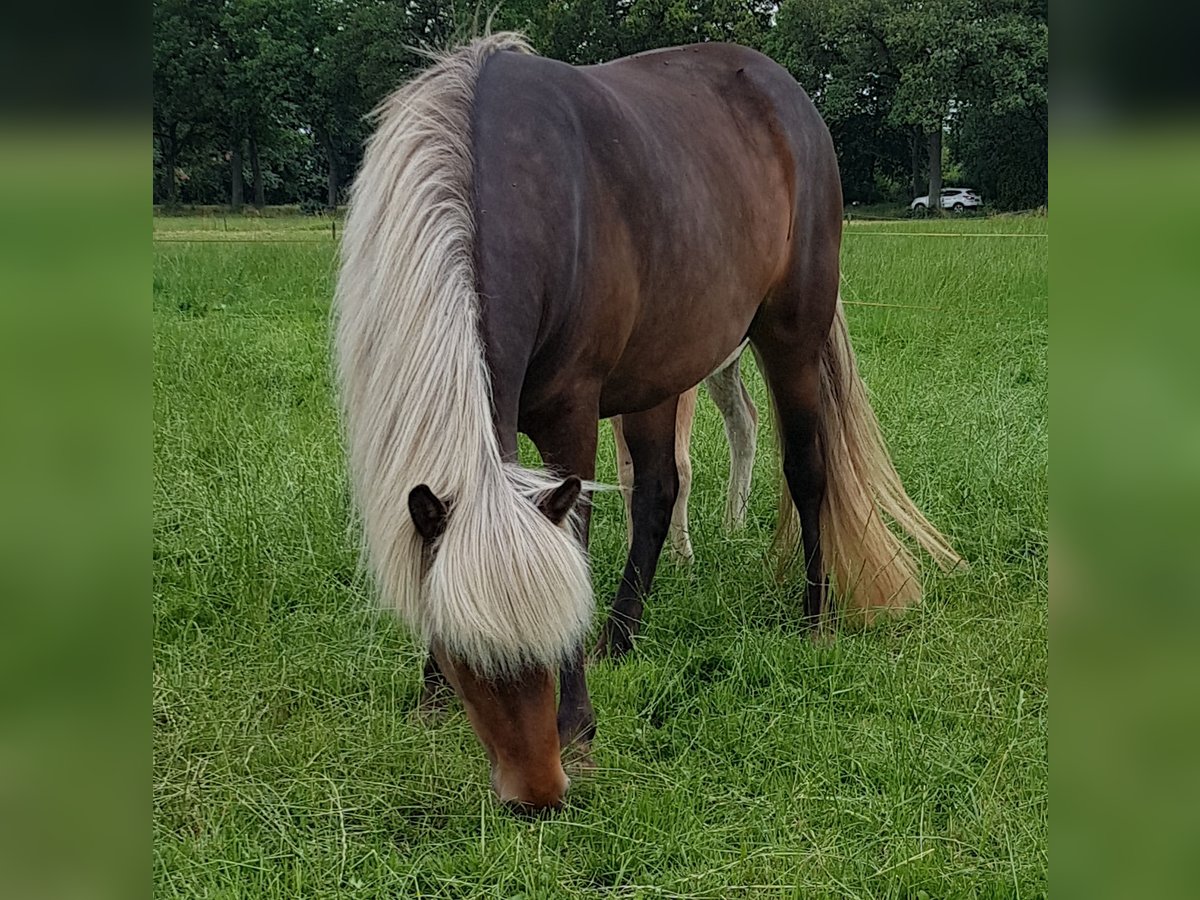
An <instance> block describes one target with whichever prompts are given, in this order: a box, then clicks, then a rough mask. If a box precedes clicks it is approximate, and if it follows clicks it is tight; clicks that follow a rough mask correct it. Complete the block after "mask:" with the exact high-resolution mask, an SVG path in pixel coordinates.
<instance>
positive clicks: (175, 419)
mask: <svg viewBox="0 0 1200 900" xmlns="http://www.w3.org/2000/svg"><path fill="white" fill-rule="evenodd" d="M227 224H228V228H229V231H224V230H223V223H222V221H221V220H220V219H216V220H215V221H214V220H212V219H209V220H202V219H183V218H178V219H176V218H172V219H164V220H158V221H156V223H155V227H156V231H157V232H158V233H159V235H160V236H162V237H169V238H175V239H178V238H181V237H185V236H190V237H192V238H197V239H203V238H208V237H220V236H224V237H229V236H233V235H234V233H237V234H238V236H241V237H245V238H247V239H255V238H263V237H289V238H292V239H296V240H306V241H308V240H312V241H318V240H320V241H321V242H319V243H303V244H279V243H247V244H180V243H172V244H166V243H160V244H158V245H157V246H156V249H155V256H154V285H153V318H154V329H155V341H154V415H153V418H154V422H153V426H154V427H153V431H154V433H153V446H154V486H153V516H154V536H153V563H152V566H153V614H154V669H153V703H152V705H153V766H154V771H153V804H154V813H153V829H154V835H153V870H154V875H153V878H154V895H155V896H156V897H164V898H166V897H255V898H264V900H269V898H289V900H290V898H301V897H345V898H371V897H418V896H421V897H435V896H436V897H476V896H480V897H482V896H487V897H531V898H532V897H536V898H561V897H595V896H597V895H605V896H613V897H660V896H676V897H678V896H686V897H705V898H724V897H772V898H773V897H815V898H819V897H897V898H900V897H911V898H917V897H921V896H926V897H936V898H959V897H992V898H1002V897H1018V896H1019V897H1039V896H1044V895H1045V892H1046V891H1047V889H1048V888H1047V831H1048V802H1047V768H1048V761H1047V757H1048V737H1047V727H1048V690H1047V647H1046V626H1047V578H1048V503H1047V491H1048V484H1047V452H1048V425H1047V418H1048V403H1047V365H1046V351H1047V341H1048V300H1047V292H1046V266H1047V253H1046V241H1045V236H1044V233H1045V228H1046V223H1045V220H1044V219H1034V218H1031V219H1025V218H1018V219H1005V220H1002V221H994V222H989V221H987V220H975V221H957V220H955V221H949V222H944V223H937V224H935V225H925V224H921V223H913V222H906V223H899V224H897V225H876V224H871V225H859V224H854V225H851V226H849V227H848V228H847V234H846V237H845V241H844V250H843V268H844V272H845V284H844V288H843V296H844V297H845V299H846V301H848V303H849V305H848V307H847V309H848V315H849V320H850V328H851V333H852V335H853V337H854V343H855V347H856V350H857V353H858V358H859V363H860V366H861V368H862V371H863V374H864V377H865V378H866V380H867V383H868V385H869V386H870V389H871V395H872V400H873V402H874V404H875V407H876V410H877V411H878V413H879V416H880V419H881V421H882V425H883V429H884V432H885V434H886V435H887V439H888V443H889V446H890V447H891V450H892V452H893V454H894V457H895V459H896V462H897V466H898V468H899V470H900V473H901V475H902V476H903V478H904V479H905V483H906V485H907V486H908V488H909V490H910V491H911V492H912V493H913V495H914V496H915V497H916V498H917V499H918V502H919V503H920V504H921V505H922V507H923V508H924V509H925V511H926V512H927V513H928V514H929V515H930V517H931V519H932V520H933V521H934V522H936V523H937V524H938V525H939V526H940V527H941V528H943V529H945V530H946V532H947V533H948V534H949V535H951V536H952V538H953V539H954V541H955V542H956V545H957V546H958V549H959V550H961V551H962V552H963V553H964V555H966V556H967V557H968V558H969V559H970V561H971V564H972V569H971V571H970V572H967V573H964V574H962V575H959V576H943V575H941V574H938V573H937V572H935V571H928V572H927V573H926V575H925V586H926V589H927V599H926V602H925V604H924V605H923V607H922V608H921V609H919V610H916V611H914V612H913V613H912V614H910V615H909V616H907V617H905V618H904V619H902V620H900V621H898V622H896V623H894V624H890V625H886V626H883V627H880V628H877V629H874V630H871V631H868V632H865V633H848V634H841V635H839V636H838V638H837V640H836V641H835V642H834V643H833V644H832V645H829V646H818V645H814V644H813V643H811V642H810V641H808V640H806V639H805V638H804V636H803V634H802V633H801V631H800V630H799V606H798V603H799V594H798V592H797V589H796V585H795V584H791V585H780V584H778V583H777V582H776V581H775V580H774V579H773V577H772V576H771V570H770V568H769V566H768V565H767V559H768V546H769V542H770V532H771V528H772V525H773V522H774V518H775V511H774V509H775V500H776V497H775V491H774V487H773V482H772V478H773V476H774V472H775V470H776V466H777V461H776V459H775V454H774V451H773V449H772V448H773V447H774V436H773V428H772V426H771V424H770V421H769V418H770V417H769V416H768V415H766V414H765V411H766V409H767V404H766V397H765V390H764V386H763V383H762V380H761V378H760V377H759V375H758V373H757V371H756V369H755V368H754V365H753V363H752V361H751V360H749V359H747V360H746V361H745V362H744V363H743V369H744V372H745V375H746V379H747V384H748V387H749V389H750V391H751V393H752V394H753V396H754V398H755V401H756V403H757V404H758V407H759V409H760V410H762V411H763V412H764V415H763V416H762V418H761V421H760V435H759V446H760V448H761V450H760V454H759V459H758V461H757V464H756V469H755V481H754V487H753V494H752V497H751V503H750V515H749V523H748V527H747V529H746V530H745V531H744V532H742V533H739V534H736V535H728V534H726V533H725V532H724V531H723V529H722V528H721V525H720V522H721V517H722V512H723V504H724V495H725V485H726V479H727V467H728V451H727V449H726V443H725V438H724V435H723V432H722V425H721V420H720V416H719V415H718V414H717V412H716V410H715V409H714V407H713V405H712V403H711V402H710V401H708V400H707V399H704V398H701V402H700V404H699V410H698V416H697V424H696V430H695V434H694V440H693V460H694V485H693V491H692V495H691V515H692V539H693V541H694V543H695V547H696V554H697V558H696V561H695V564H694V566H693V569H692V571H691V572H690V573H689V572H686V571H683V570H681V569H680V568H678V567H676V566H674V565H671V564H670V563H669V562H668V563H664V565H663V566H661V567H660V568H659V576H658V579H657V583H656V590H655V593H654V595H653V597H652V599H651V600H650V602H649V603H648V604H647V620H646V628H645V631H644V633H643V635H642V637H641V639H640V643H639V645H638V647H637V648H636V650H635V652H634V654H633V655H632V657H631V658H630V659H629V660H628V661H627V662H626V663H625V664H624V665H622V666H621V667H619V668H614V667H612V666H609V665H601V666H597V667H595V668H594V669H593V670H592V671H591V672H590V674H589V683H590V686H591V690H592V694H593V698H594V701H595V703H596V707H597V710H598V713H599V716H600V721H599V736H598V738H597V741H596V745H595V752H594V756H595V760H596V762H597V764H598V766H599V770H598V771H597V772H596V773H595V774H593V775H591V776H589V777H576V778H575V780H574V784H573V786H572V789H571V793H570V794H569V795H568V804H567V808H566V809H565V810H564V811H563V812H561V813H559V814H557V815H554V816H547V817H544V818H541V819H536V820H530V821H526V820H522V819H519V818H516V817H513V816H511V815H509V814H508V813H506V812H505V811H503V810H502V809H500V808H499V806H498V804H496V803H495V802H494V801H493V799H492V798H491V796H490V794H489V788H488V773H487V759H486V755H485V753H484V751H483V749H482V748H481V747H480V746H479V744H478V742H477V741H476V740H475V738H474V737H473V735H472V733H471V730H470V726H469V724H468V723H467V720H466V717H465V715H464V714H463V712H462V711H461V709H460V708H456V709H455V710H454V711H453V712H452V713H451V714H450V715H449V716H448V717H447V719H446V720H445V721H444V722H442V723H441V724H439V725H436V726H434V727H425V726H422V725H421V724H420V723H419V722H418V721H416V720H415V719H414V717H413V716H412V715H411V713H412V709H413V706H414V704H415V702H416V698H417V693H418V690H419V687H420V666H421V656H420V652H419V649H418V647H417V645H416V643H415V642H414V641H413V639H412V638H411V636H409V635H408V634H407V633H406V632H405V631H404V629H402V628H401V627H399V626H397V625H396V624H395V623H394V622H393V621H391V620H390V619H389V618H388V617H387V616H385V615H380V614H376V613H374V612H372V609H371V601H370V599H369V595H368V594H369V592H368V590H367V587H366V585H365V584H364V582H363V579H362V577H361V572H360V570H359V569H358V566H357V545H356V541H355V537H354V535H353V534H352V533H351V532H350V531H349V530H348V528H347V523H348V521H349V508H348V498H347V490H346V476H345V469H344V466H345V461H344V459H343V456H342V451H341V444H340V441H339V437H338V429H337V424H336V415H335V412H334V409H333V404H332V402H331V387H330V383H329V372H330V370H329V365H328V312H329V310H328V304H329V297H330V294H331V289H332V285H331V278H332V273H333V271H334V267H333V259H334V253H335V250H336V244H335V243H334V242H333V241H332V240H330V239H329V234H330V226H329V223H328V222H324V221H317V220H313V219H309V218H299V219H296V220H294V221H286V220H259V219H255V218H240V217H233V216H230V217H229V218H228V223H227ZM921 229H930V230H936V231H962V232H966V233H968V234H970V235H972V236H971V237H969V238H963V239H954V238H945V237H938V238H926V237H920V236H912V235H909V234H906V232H912V231H919V230H921ZM999 230H1002V231H1005V232H1025V233H1028V234H1030V235H1031V236H1030V237H1026V238H988V237H980V236H976V235H980V234H986V233H987V232H989V231H999ZM892 232H902V233H900V234H896V233H892ZM321 239H323V240H321ZM860 302H862V303H881V304H891V306H867V305H857V304H858V303H860ZM906 306H919V307H933V309H932V310H929V309H924V310H923V309H917V310H913V309H907V308H904V307H906ZM607 431H608V427H607V425H603V426H602V433H601V441H600V447H601V451H600V458H599V469H598V475H599V478H600V479H602V480H604V481H607V482H609V483H613V482H615V479H616V473H615V465H614V459H613V452H612V441H611V438H609V436H608V434H607ZM592 550H593V554H592V558H593V572H594V580H595V583H596V590H597V608H598V609H603V607H604V606H605V605H606V604H607V600H608V598H609V597H610V596H611V592H612V591H613V589H614V588H615V586H616V582H617V579H618V578H619V577H620V569H621V565H622V563H623V559H624V551H625V525H624V514H623V513H622V510H621V500H620V498H619V496H617V495H616V493H615V492H610V493H606V494H601V495H598V496H597V498H596V513H595V516H594V519H593V544H592Z"/></svg>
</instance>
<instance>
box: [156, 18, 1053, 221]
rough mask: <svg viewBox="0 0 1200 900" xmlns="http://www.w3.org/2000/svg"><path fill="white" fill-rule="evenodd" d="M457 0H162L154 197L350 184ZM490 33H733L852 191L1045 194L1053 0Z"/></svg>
mask: <svg viewBox="0 0 1200 900" xmlns="http://www.w3.org/2000/svg"><path fill="white" fill-rule="evenodd" d="M487 11H488V8H487V7H482V6H471V5H468V4H467V0H445V2H439V0H403V2H393V0H154V5H153V61H154V115H153V139H154V199H155V202H156V203H160V204H164V205H167V206H171V205H177V204H223V205H228V206H230V207H232V208H234V209H241V208H242V207H243V206H244V205H246V204H252V205H254V206H256V207H259V208H262V207H263V206H264V205H266V204H268V203H270V204H300V205H301V207H302V208H305V209H310V210H314V211H315V210H318V209H321V208H332V207H335V206H336V205H337V204H338V203H339V202H342V201H343V200H344V198H345V191H346V188H347V186H348V184H349V182H350V181H351V180H352V178H353V175H354V172H355V171H356V169H357V167H358V164H359V162H360V159H361V155H362V145H363V141H364V139H365V138H366V136H367V134H368V133H369V128H370V126H369V123H368V121H367V119H366V115H367V113H369V112H370V110H371V109H373V108H374V106H375V105H376V104H377V103H378V102H379V101H380V100H381V99H382V98H383V97H384V96H385V95H386V94H387V93H388V92H390V91H391V90H392V89H394V88H395V87H396V86H397V85H398V84H400V83H401V82H402V81H404V80H405V79H406V78H408V77H410V76H411V75H412V74H414V73H415V72H416V71H418V70H419V69H421V68H423V67H424V65H426V62H427V60H426V57H425V56H423V55H422V51H423V50H429V49H437V48H442V47H446V46H449V45H451V44H453V43H455V42H457V41H460V40H463V39H465V38H466V37H468V36H469V35H470V34H472V33H477V32H478V31H479V30H480V29H481V28H482V27H483V21H482V20H483V19H486V18H487ZM490 18H491V27H492V28H493V29H494V30H498V29H504V28H513V29H517V30H520V31H523V32H525V34H526V35H527V36H528V37H529V39H530V41H531V43H532V44H533V46H534V47H535V49H537V51H538V52H539V53H542V54H544V55H546V56H551V57H554V58H556V59H561V60H564V61H566V62H571V63H576V64H587V63H596V62H603V61H606V60H610V59H614V58H616V57H618V56H624V55H627V54H630V53H636V52H639V51H642V50H649V49H653V48H655V47H667V46H672V45H675V44H684V43H691V42H695V41H705V40H714V41H734V42H737V43H740V44H746V45H749V46H752V47H756V48H758V49H759V50H762V51H763V52H765V53H767V54H768V55H769V56H771V57H773V58H774V59H776V60H777V61H778V62H780V63H781V64H782V65H784V66H786V67H787V68H788V69H789V70H790V71H791V73H792V74H793V75H794V76H795V77H796V79H797V80H798V81H799V82H800V84H802V85H803V86H804V87H805V89H806V90H807V91H808V92H809V94H810V95H811V96H812V98H813V100H814V101H815V102H816V104H817V107H818V108H819V109H820V111H821V114H822V115H823V116H824V118H825V121H826V122H827V123H828V125H829V128H830V130H831V132H832V133H833V137H834V143H835V145H836V147H837V152H838V160H839V163H840V165H841V171H842V187H843V192H844V195H845V198H846V202H847V203H852V202H860V203H878V202H895V201H907V200H909V199H911V198H912V197H913V196H917V195H921V194H925V193H926V192H929V194H930V196H937V195H938V193H939V192H940V189H941V187H942V184H943V182H944V181H946V180H947V179H948V180H950V181H953V182H958V183H965V184H968V185H969V186H971V187H974V188H976V189H978V190H980V191H981V192H982V194H983V195H984V198H985V201H986V202H987V203H988V204H989V206H992V207H994V208H1000V209H1006V208H1007V209H1023V208H1030V207H1035V206H1039V205H1041V204H1044V203H1045V202H1046V194H1047V100H1046V88H1047V60H1048V39H1049V32H1048V24H1047V0H782V2H779V3H775V2H764V0H506V2H503V3H502V5H500V6H499V7H498V8H496V9H494V10H492V12H491V17H490Z"/></svg>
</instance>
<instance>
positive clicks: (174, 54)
mask: <svg viewBox="0 0 1200 900" xmlns="http://www.w3.org/2000/svg"><path fill="white" fill-rule="evenodd" d="M214 13H215V8H214V7H212V6H211V5H207V6H206V5H205V4H199V3H191V2H189V0H155V2H154V6H153V29H154V46H153V79H154V83H153V95H154V112H153V132H154V140H155V143H156V144H157V145H158V147H159V158H160V160H161V170H162V171H161V174H160V176H159V181H160V184H161V185H162V193H163V194H165V196H166V198H167V202H168V203H171V204H174V203H176V202H177V201H178V197H179V180H178V173H179V171H180V162H181V159H182V157H183V155H184V153H186V152H187V151H188V150H189V149H190V148H192V147H194V146H196V145H197V144H199V143H201V142H202V141H208V140H211V138H212V112H213V110H214V109H215V108H216V106H217V105H218V104H219V102H220V98H219V95H218V94H217V92H216V86H215V85H216V68H217V55H216V53H215V52H214V48H213V46H212V42H211V40H210V36H211V34H212V32H213V29H214V28H215V15H214Z"/></svg>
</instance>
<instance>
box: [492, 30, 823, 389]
mask: <svg viewBox="0 0 1200 900" xmlns="http://www.w3.org/2000/svg"><path fill="white" fill-rule="evenodd" d="M473 128H474V132H473V140H474V142H475V146H474V156H475V160H476V185H475V188H476V191H475V195H476V203H477V205H478V209H477V219H478V228H479V232H478V233H479V240H480V247H479V253H478V256H479V264H480V267H481V280H482V281H483V283H484V287H485V289H486V291H487V292H488V293H489V295H490V296H493V297H502V298H505V299H504V300H503V301H502V302H506V303H510V304H514V305H516V306H519V307H522V309H512V310H510V311H509V312H508V313H506V315H521V314H524V315H526V316H527V317H528V319H529V321H530V322H531V323H532V322H533V319H534V311H533V309H532V307H538V309H537V310H536V317H537V322H536V328H537V331H538V338H537V346H534V347H531V348H530V351H529V352H530V354H531V355H532V356H533V360H532V366H533V368H534V369H535V370H537V371H535V372H534V373H533V378H532V379H531V380H532V381H534V382H539V381H546V380H548V379H549V380H553V379H554V378H555V377H558V376H556V375H554V374H551V373H556V372H562V371H568V372H570V373H571V375H572V377H574V376H576V375H580V374H581V373H582V374H583V375H584V376H589V375H590V376H594V377H595V378H598V379H600V380H602V381H603V382H604V384H605V400H604V401H603V402H602V407H603V408H605V409H606V410H609V411H628V410H632V409H634V408H637V407H643V408H644V406H645V405H646V404H648V403H650V402H651V401H654V402H657V400H655V398H656V396H657V395H658V394H660V393H663V392H664V391H668V392H669V391H671V390H675V389H676V388H679V389H686V388H688V387H690V386H691V385H693V384H695V383H697V382H698V381H700V380H701V379H702V378H703V377H705V376H706V375H707V374H708V373H709V372H710V371H711V369H712V368H713V367H715V366H716V365H718V364H719V363H720V362H721V360H722V359H724V358H725V357H726V356H728V354H729V352H730V351H731V350H732V349H733V348H734V347H736V346H737V345H738V343H740V342H741V340H742V339H743V338H744V337H745V335H746V333H747V330H748V328H749V326H750V323H751V321H752V320H753V318H754V316H755V313H756V311H757V309H758V307H759V305H760V303H761V302H762V300H763V298H764V297H765V296H767V295H768V294H770V293H771V291H772V290H773V289H774V287H775V286H776V285H778V284H780V283H781V282H782V281H784V280H785V279H786V278H787V277H788V273H789V270H790V268H791V267H792V264H793V257H794V248H795V242H796V239H797V238H803V234H801V235H796V234H795V232H796V228H797V221H798V209H799V208H800V207H804V206H807V207H810V208H809V209H808V211H807V212H806V213H804V215H807V216H809V217H811V216H812V215H813V209H812V208H811V207H813V206H814V205H816V206H820V207H822V208H823V211H821V212H820V213H819V218H822V219H827V218H829V217H830V215H832V217H833V218H834V219H837V218H839V217H840V188H839V187H838V185H837V169H836V161H835V159H834V157H833V149H832V143H831V141H830V140H829V135H828V131H827V130H826V128H825V126H824V124H823V123H822V122H821V120H820V117H819V115H817V113H816V110H815V109H814V108H813V106H812V103H811V101H810V100H809V98H808V97H807V95H806V94H805V93H804V91H803V89H801V88H800V86H799V85H798V84H796V82H795V81H794V80H793V79H792V78H791V76H790V75H789V74H788V73H787V72H786V70H784V69H783V68H782V67H780V66H779V65H778V64H776V63H775V62H773V61H772V60H770V59H769V58H768V57H766V56H763V55H762V54H760V53H758V52H757V51H753V50H750V49H748V48H745V47H740V46H737V45H732V44H702V45H694V46H689V47H679V48H672V49H669V50H660V51H652V52H649V53H643V54H638V55H636V56H632V57H626V58H623V59H620V60H616V61H613V62H610V63H605V64H602V65H598V66H588V67H572V66H569V65H566V64H563V63H559V62H555V61H553V60H548V59H544V58H542V57H536V56H529V55H522V54H515V53H499V54H496V55H495V56H493V57H492V58H491V59H489V60H488V62H487V64H486V66H485V67H484V70H483V72H482V73H481V75H480V78H479V83H478V86H477V90H476V97H475V105H474V110H473ZM830 173H832V175H830ZM830 181H832V185H833V189H834V190H835V191H836V192H837V196H836V206H837V209H836V210H833V206H834V205H835V204H834V202H832V200H833V198H832V197H830V196H824V195H821V191H823V190H824V191H825V192H826V193H828V190H827V187H826V188H822V187H821V185H822V184H824V185H826V186H828V183H829V182H830ZM814 201H815V203H814ZM799 221H803V217H801V218H800V219H799ZM522 310H524V312H522ZM597 337H601V339H600V340H596V338H597ZM588 338H590V339H591V340H590V343H591V344H592V345H594V346H589V347H587V348H583V347H582V346H581V344H582V343H583V342H584V341H585V340H587V339H588ZM564 348H566V349H564ZM572 349H573V350H574V351H577V352H573V353H572V352H571V351H572ZM647 358H654V359H656V360H657V361H658V365H659V367H660V371H659V372H658V373H657V374H656V375H655V377H654V378H653V379H652V380H651V382H647V379H646V378H645V375H646V373H645V371H644V365H645V360H646V359H647ZM550 393H553V390H551V391H550Z"/></svg>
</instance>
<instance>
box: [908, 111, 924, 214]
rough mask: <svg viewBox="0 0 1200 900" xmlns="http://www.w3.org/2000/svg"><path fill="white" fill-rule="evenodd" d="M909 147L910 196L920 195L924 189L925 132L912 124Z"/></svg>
mask: <svg viewBox="0 0 1200 900" xmlns="http://www.w3.org/2000/svg"><path fill="white" fill-rule="evenodd" d="M908 145H909V149H910V150H911V151H912V196H913V197H920V196H921V194H922V192H923V191H924V190H925V187H926V185H925V133H924V132H923V131H922V130H921V127H920V126H919V125H918V126H914V127H913V130H912V134H910V135H909V136H908Z"/></svg>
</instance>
